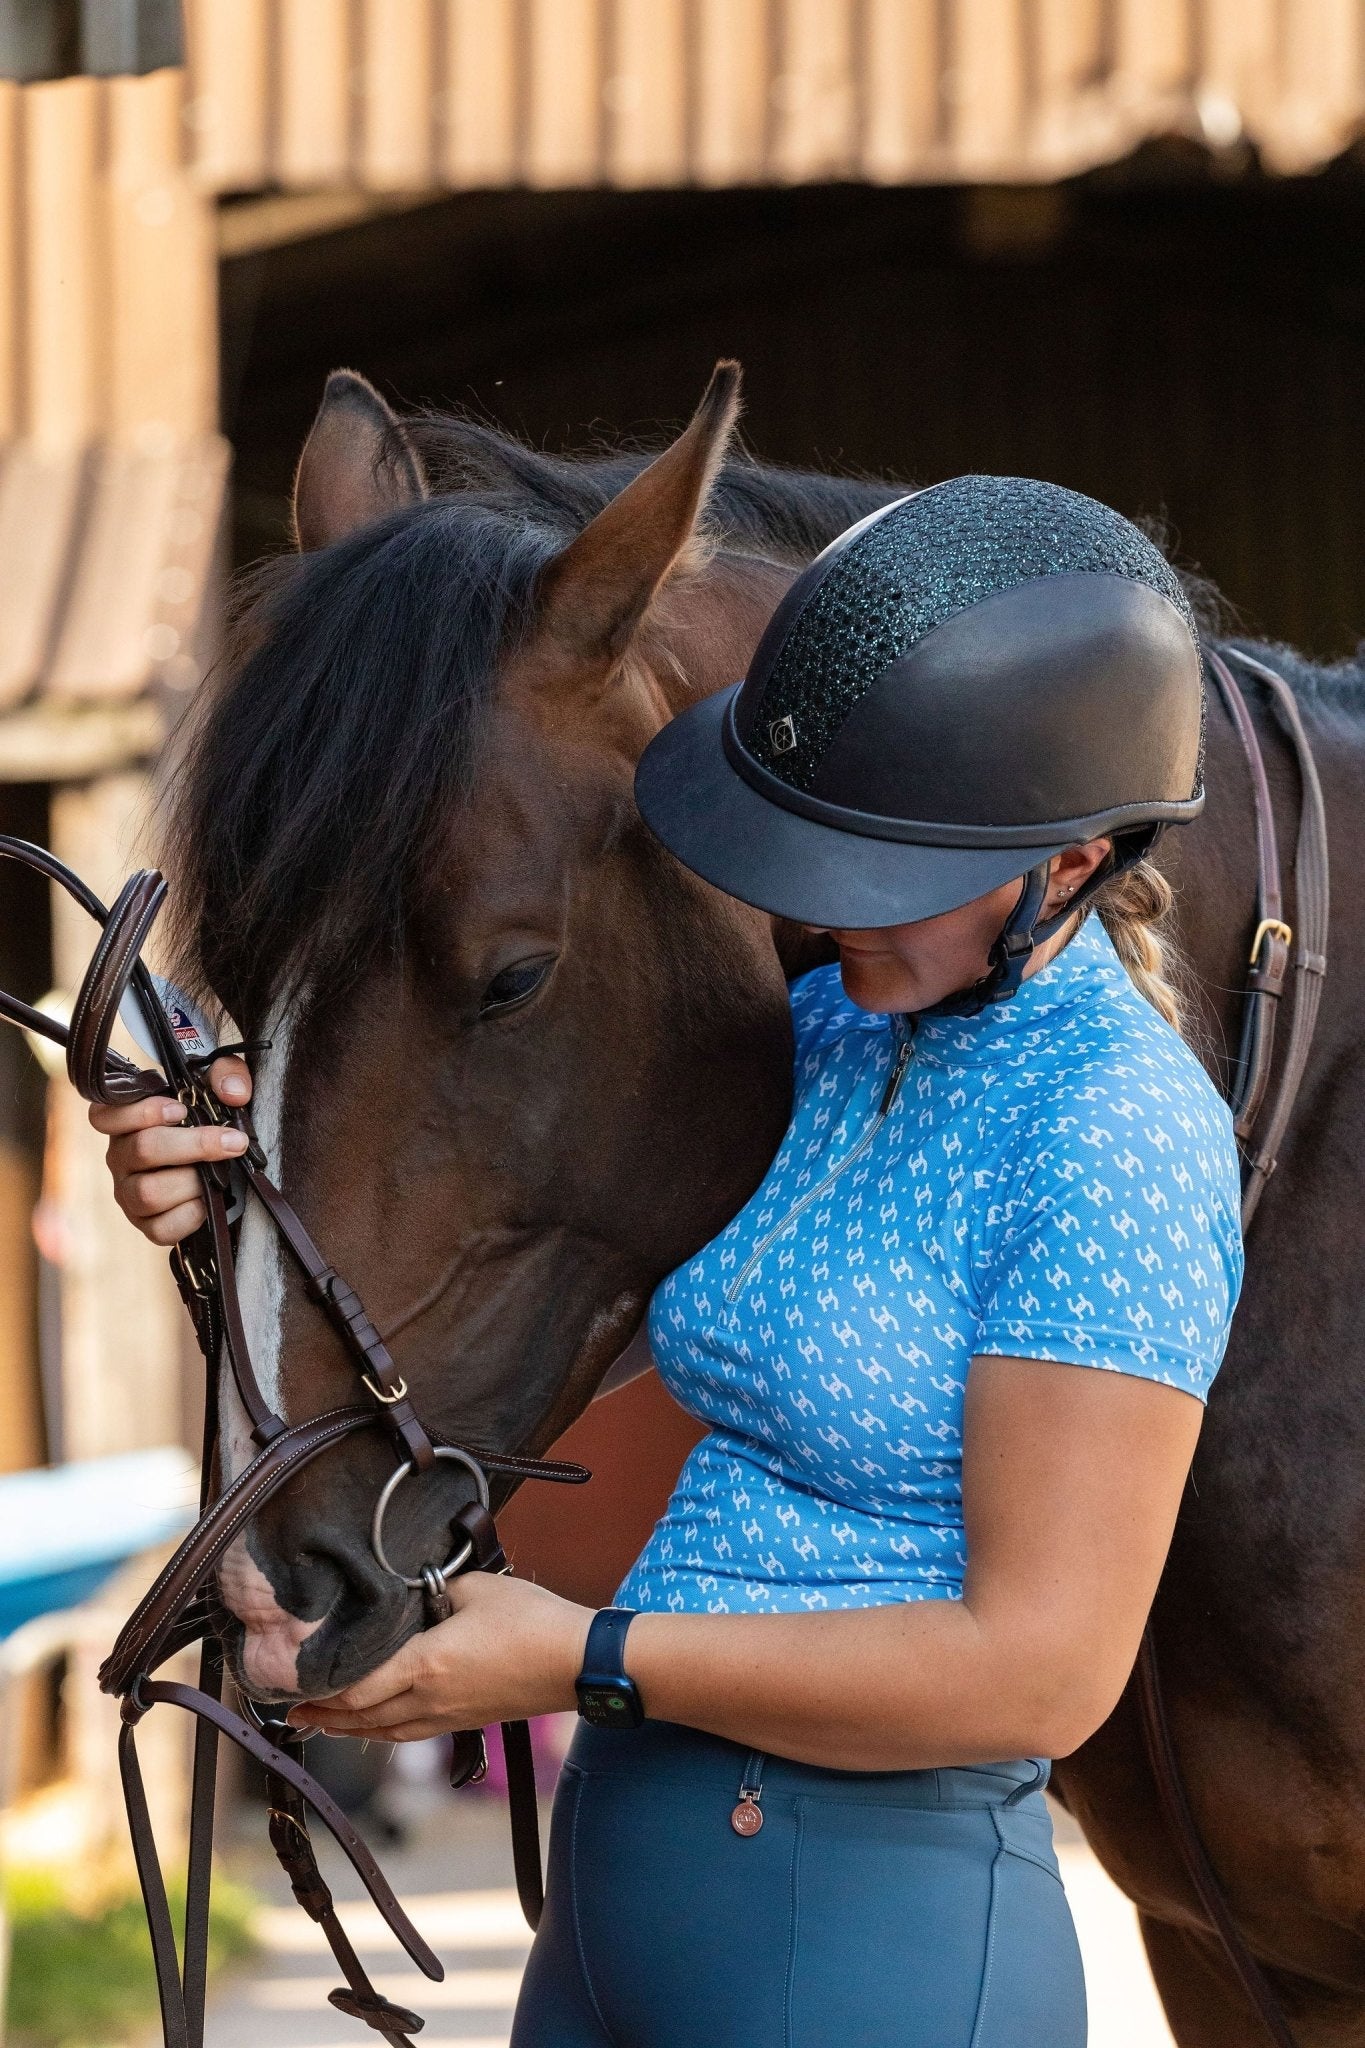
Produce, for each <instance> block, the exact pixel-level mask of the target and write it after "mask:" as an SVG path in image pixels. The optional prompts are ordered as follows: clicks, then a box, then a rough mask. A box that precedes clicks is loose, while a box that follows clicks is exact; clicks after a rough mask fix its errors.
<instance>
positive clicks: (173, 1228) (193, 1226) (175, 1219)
mask: <svg viewBox="0 0 1365 2048" xmlns="http://www.w3.org/2000/svg"><path fill="white" fill-rule="evenodd" d="M207 1216H208V1211H207V1209H206V1208H205V1207H204V1204H203V1202H202V1201H196V1202H182V1203H181V1204H180V1206H179V1208H177V1209H167V1210H165V1211H164V1212H163V1213H162V1214H161V1215H160V1216H153V1217H151V1218H150V1219H149V1220H148V1221H147V1222H145V1223H139V1224H138V1226H137V1227H138V1229H139V1230H140V1231H141V1232H142V1235H143V1236H144V1237H145V1238H149V1239H150V1241H151V1242H152V1243H153V1244H159V1245H162V1246H164V1247H165V1248H166V1250H167V1251H169V1250H170V1247H171V1246H172V1245H173V1244H179V1243H180V1242H181V1240H182V1239H183V1238H186V1237H190V1236H192V1235H193V1233H194V1232H195V1231H196V1230H198V1228H199V1226H200V1224H201V1223H203V1222H204V1221H205V1220H206V1218H207Z"/></svg>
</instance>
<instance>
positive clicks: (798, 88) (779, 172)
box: [771, 0, 856, 182]
mask: <svg viewBox="0 0 1365 2048" xmlns="http://www.w3.org/2000/svg"><path fill="white" fill-rule="evenodd" d="M853 14H854V10H853V6H852V4H851V0H780V5H779V12H778V49H777V71H776V75H775V76H774V78H773V83H772V95H773V137H772V152H771V163H772V169H773V172H774V174H775V175H776V176H777V177H779V178H787V179H790V180H792V181H793V182H797V181H801V180H810V179H820V178H839V177H846V176H847V175H848V174H849V173H850V172H851V171H852V170H853V169H854V160H855V149H854V135H855V119H854V116H855V111H856V107H855V95H854V71H853Z"/></svg>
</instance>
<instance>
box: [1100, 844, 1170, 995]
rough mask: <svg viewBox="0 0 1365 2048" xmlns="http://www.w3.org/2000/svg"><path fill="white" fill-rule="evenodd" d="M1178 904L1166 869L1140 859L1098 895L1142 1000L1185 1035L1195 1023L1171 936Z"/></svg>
mask: <svg viewBox="0 0 1365 2048" xmlns="http://www.w3.org/2000/svg"><path fill="white" fill-rule="evenodd" d="M1174 901H1175V898H1174V895H1173V893H1172V890H1171V885H1170V883H1169V882H1168V881H1167V880H1166V877H1165V876H1164V875H1163V874H1162V872H1161V870H1160V869H1159V868H1156V867H1153V865H1152V863H1151V861H1149V860H1140V861H1139V862H1138V863H1137V865H1136V866H1135V867H1131V868H1125V869H1124V871H1123V873H1122V874H1121V875H1115V877H1114V879H1113V881H1112V882H1106V883H1105V884H1104V887H1103V888H1102V889H1099V890H1097V892H1096V894H1095V899H1094V908H1095V914H1096V916H1097V917H1098V918H1099V920H1100V923H1101V924H1102V925H1103V926H1104V928H1105V930H1106V931H1107V932H1108V934H1109V936H1110V938H1111V939H1112V941H1113V945H1114V951H1115V952H1116V953H1117V954H1118V956H1119V959H1120V960H1121V961H1122V962H1123V965H1124V967H1125V968H1126V969H1127V971H1128V976H1129V979H1130V980H1131V981H1132V983H1133V986H1134V987H1135V988H1136V989H1137V991H1138V993H1139V995H1143V996H1145V997H1146V998H1147V1001H1148V1002H1149V1003H1151V1005H1152V1006H1153V1008H1154V1009H1157V1010H1159V1011H1160V1012H1161V1014H1162V1016H1163V1017H1164V1018H1165V1019H1166V1022H1167V1023H1168V1024H1169V1025H1171V1026H1172V1027H1173V1028H1174V1029H1175V1030H1176V1031H1179V1032H1180V1033H1181V1035H1182V1036H1184V1035H1185V1033H1186V1031H1187V1029H1188V1025H1189V1022H1190V1019H1189V1016H1188V1014H1187V1005H1186V1000H1185V991H1184V987H1183V983H1184V980H1185V975H1184V971H1183V963H1182V962H1181V959H1180V956H1179V953H1178V952H1177V951H1176V948H1175V943H1174V941H1173V940H1172V938H1171V937H1170V929H1169V928H1170V919H1171V909H1172V905H1173V903H1174Z"/></svg>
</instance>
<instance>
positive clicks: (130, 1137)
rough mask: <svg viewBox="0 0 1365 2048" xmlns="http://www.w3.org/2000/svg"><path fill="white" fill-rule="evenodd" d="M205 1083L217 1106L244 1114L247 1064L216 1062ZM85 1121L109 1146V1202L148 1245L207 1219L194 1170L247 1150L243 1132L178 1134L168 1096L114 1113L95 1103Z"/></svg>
mask: <svg viewBox="0 0 1365 2048" xmlns="http://www.w3.org/2000/svg"><path fill="white" fill-rule="evenodd" d="M209 1082H210V1085H211V1086H212V1089H213V1092H214V1094H215V1095H216V1096H217V1097H218V1100H219V1101H220V1102H223V1103H226V1104H227V1106H228V1108H229V1109H241V1108H243V1107H244V1106H245V1105H246V1103H248V1102H249V1101H250V1100H251V1075H250V1072H249V1071H248V1069H247V1065H246V1062H245V1060H239V1059H234V1058H227V1059H221V1060H215V1061H214V1063H213V1065H212V1066H211V1067H210V1069H209ZM90 1121H91V1123H92V1124H93V1125H94V1126H95V1129H96V1130H97V1131H102V1132H103V1133H104V1135H105V1136H106V1137H107V1138H108V1140H109V1150H108V1152H107V1154H106V1155H105V1156H106V1158H107V1160H108V1163H109V1171H110V1173H111V1174H112V1175H113V1176H114V1199H115V1201H116V1202H117V1203H118V1205H119V1207H120V1209H122V1211H123V1213H124V1215H125V1216H126V1217H127V1218H128V1221H129V1222H130V1223H134V1224H136V1225H137V1228H138V1229H139V1230H140V1231H141V1232H142V1234H143V1236H144V1237H149V1238H150V1239H151V1241H152V1243H153V1244H163V1245H172V1244H179V1242H180V1240H181V1238H182V1237H188V1236H189V1235H190V1233H191V1232H192V1231H195V1230H197V1229H198V1228H199V1226H200V1224H201V1223H202V1222H203V1221H204V1199H203V1190H202V1188H201V1186H200V1181H199V1175H198V1174H197V1173H196V1172H195V1167H196V1166H197V1165H198V1164H199V1163H200V1162H201V1161H207V1160H212V1159H233V1158H236V1157H237V1156H238V1155H239V1154H240V1153H243V1152H245V1150H246V1147H247V1141H246V1139H245V1138H244V1137H243V1135H242V1133H241V1132H240V1131H233V1130H228V1129H226V1128H223V1127H221V1126H219V1125H216V1124H213V1125H208V1124H206V1125H196V1126H194V1127H193V1128H192V1129H190V1130H177V1129H176V1128H175V1127H176V1125H177V1124H183V1123H184V1121H185V1110H184V1105H183V1104H182V1103H179V1102H175V1101H173V1100H172V1099H171V1098H170V1097H169V1096H165V1095H149V1096H148V1097H147V1099H146V1100H145V1101H143V1102H127V1103H122V1104H120V1105H119V1106H118V1107H115V1108H111V1107H108V1106H106V1105H105V1104H104V1103H99V1102H97V1103H94V1104H92V1106H91V1110H90Z"/></svg>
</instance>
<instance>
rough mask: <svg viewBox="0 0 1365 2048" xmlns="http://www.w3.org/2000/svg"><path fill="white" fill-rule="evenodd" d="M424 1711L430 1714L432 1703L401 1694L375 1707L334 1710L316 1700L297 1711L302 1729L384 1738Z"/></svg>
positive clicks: (408, 1694)
mask: <svg viewBox="0 0 1365 2048" xmlns="http://www.w3.org/2000/svg"><path fill="white" fill-rule="evenodd" d="M424 1707H426V1708H427V1710H428V1711H429V1707H430V1703H429V1702H424V1701H422V1700H419V1699H418V1698H417V1697H416V1696H415V1695H414V1694H413V1693H410V1692H401V1693H396V1694H395V1695H394V1697H393V1698H392V1699H390V1700H381V1701H380V1702H379V1704H378V1705H377V1706H373V1707H349V1708H348V1707H334V1706H333V1705H332V1704H331V1702H330V1701H328V1700H317V1701H314V1702H310V1703H309V1705H307V1706H306V1707H298V1708H296V1709H295V1710H294V1711H295V1713H296V1714H297V1716H298V1720H299V1722H301V1723H302V1724H303V1726H305V1727H309V1728H321V1729H322V1730H323V1731H324V1732H325V1733H326V1734H328V1735H383V1734H387V1733H388V1732H389V1730H390V1729H393V1728H397V1727H398V1726H399V1725H400V1723H406V1722H408V1721H413V1720H416V1719H418V1718H419V1717H420V1716H421V1714H422V1712H423V1709H424ZM290 1718H291V1719H293V1716H292V1715H291V1717H290Z"/></svg>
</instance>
